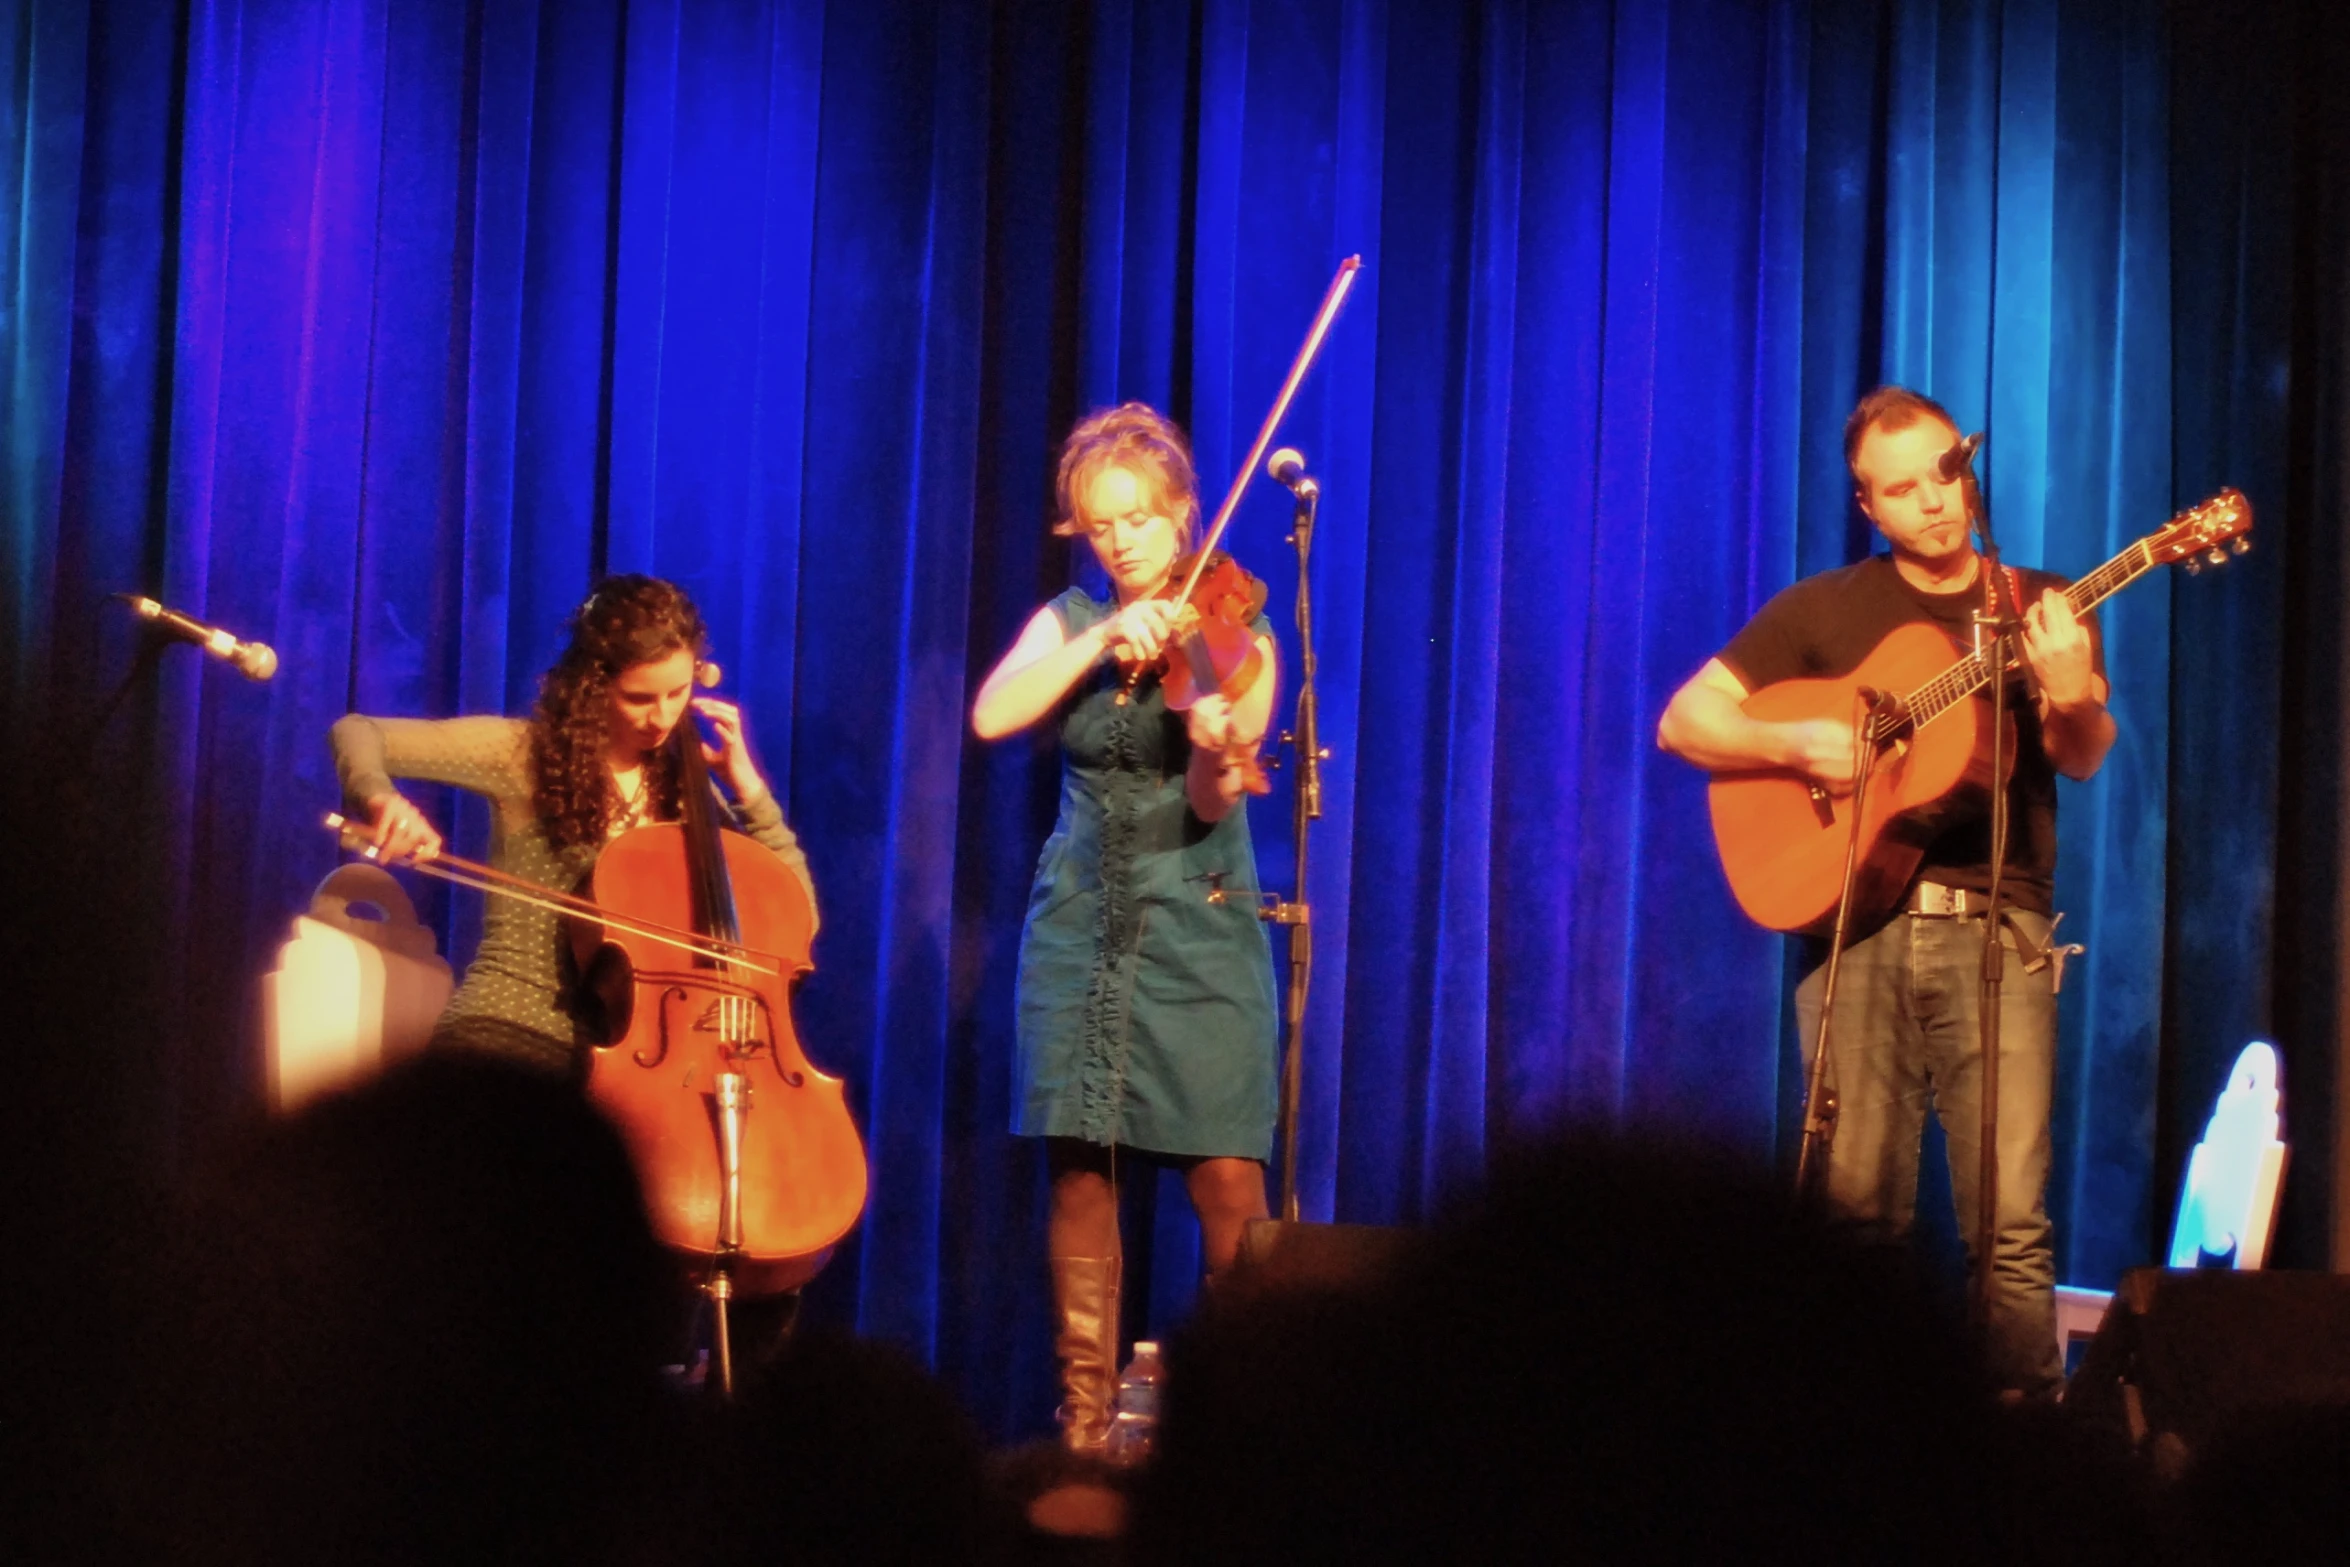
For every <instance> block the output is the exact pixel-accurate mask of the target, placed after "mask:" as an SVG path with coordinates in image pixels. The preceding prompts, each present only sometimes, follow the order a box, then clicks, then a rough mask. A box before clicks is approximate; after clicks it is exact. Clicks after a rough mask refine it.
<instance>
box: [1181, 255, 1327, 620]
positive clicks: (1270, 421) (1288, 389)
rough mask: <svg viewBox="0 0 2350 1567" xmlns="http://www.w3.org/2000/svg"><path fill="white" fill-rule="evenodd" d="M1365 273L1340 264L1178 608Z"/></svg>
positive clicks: (1218, 510)
mask: <svg viewBox="0 0 2350 1567" xmlns="http://www.w3.org/2000/svg"><path fill="white" fill-rule="evenodd" d="M1362 269H1363V258H1362V257H1360V256H1349V257H1347V258H1346V259H1345V260H1344V261H1341V262H1340V263H1339V264H1338V275H1337V276H1336V277H1334V278H1332V279H1331V280H1330V287H1329V288H1328V289H1326V290H1325V291H1324V292H1323V294H1322V308H1321V309H1319V310H1317V311H1315V312H1314V324H1313V325H1312V326H1311V327H1309V328H1307V330H1306V340H1305V345H1304V346H1303V347H1301V348H1300V349H1298V351H1297V358H1295V359H1294V360H1292V361H1291V362H1290V366H1289V379H1287V380H1286V381H1283V382H1282V383H1281V392H1280V395H1279V396H1277V397H1275V398H1274V399H1273V407H1272V410H1271V411H1270V412H1269V413H1267V414H1266V415H1265V422H1264V424H1263V426H1262V427H1261V428H1259V429H1258V431H1257V439H1256V444H1255V445H1254V446H1251V447H1250V448H1249V449H1248V456H1246V457H1245V458H1243V459H1241V464H1240V472H1239V473H1238V474H1236V475H1234V476H1233V480H1232V488H1231V489H1229V490H1227V491H1225V493H1224V504H1223V505H1221V506H1219V507H1217V508H1216V520H1215V521H1214V522H1213V523H1211V524H1209V526H1208V535H1207V537H1206V538H1205V539H1203V540H1201V541H1200V546H1199V548H1198V550H1197V551H1195V552H1194V553H1193V556H1192V562H1191V575H1190V576H1188V577H1186V578H1184V579H1183V591H1182V592H1180V593H1178V594H1176V595H1175V607H1176V608H1177V609H1181V608H1183V607H1184V606H1185V605H1187V604H1189V603H1190V602H1191V594H1192V590H1193V589H1194V588H1196V587H1198V586H1199V579H1200V577H1201V576H1202V575H1203V574H1204V573H1205V572H1206V571H1207V566H1208V556H1209V555H1210V554H1211V553H1213V552H1214V550H1215V548H1216V544H1217V542H1218V541H1219V540H1221V539H1222V538H1223V537H1224V530H1225V528H1227V527H1228V526H1230V525H1231V522H1232V513H1233V512H1234V510H1236V509H1237V508H1238V507H1239V505H1240V497H1241V495H1242V493H1243V492H1244V491H1246V490H1247V489H1248V481H1249V480H1250V479H1252V478H1254V477H1255V476H1256V471H1257V465H1258V464H1259V463H1261V462H1263V461H1264V460H1265V449H1266V448H1267V447H1269V446H1271V445H1272V444H1273V437H1274V436H1275V435H1276V434H1278V433H1279V432H1280V429H1281V421H1282V420H1283V419H1284V418H1285V417H1287V415H1288V413H1289V405H1290V403H1291V402H1292V401H1294V400H1295V399H1296V397H1297V389H1298V387H1299V386H1301V385H1303V384H1304V382H1305V378H1306V372H1307V371H1309V370H1311V369H1313V367H1314V359H1315V357H1316V356H1317V355H1318V354H1320V353H1321V351H1322V340H1323V339H1324V338H1325V337H1328V336H1329V335H1330V323H1331V322H1333V321H1335V320H1337V319H1338V307H1339V306H1341V305H1343V304H1345V303H1346V296H1347V292H1348V290H1350V289H1352V288H1353V287H1354V286H1355V274H1356V273H1357V272H1360V271H1361V270H1362Z"/></svg>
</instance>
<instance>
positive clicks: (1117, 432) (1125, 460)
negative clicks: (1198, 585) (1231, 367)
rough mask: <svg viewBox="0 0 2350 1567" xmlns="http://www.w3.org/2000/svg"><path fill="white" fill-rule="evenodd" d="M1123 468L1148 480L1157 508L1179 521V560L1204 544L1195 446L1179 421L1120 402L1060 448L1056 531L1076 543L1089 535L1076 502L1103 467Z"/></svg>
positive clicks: (1089, 418) (1089, 419)
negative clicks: (1193, 455) (1193, 463)
mask: <svg viewBox="0 0 2350 1567" xmlns="http://www.w3.org/2000/svg"><path fill="white" fill-rule="evenodd" d="M1113 467H1114V468H1124V469H1126V470H1127V471H1128V472H1129V473H1132V474H1135V475H1136V476H1138V477H1139V478H1141V479H1143V480H1144V481H1145V483H1146V488H1147V489H1148V490H1149V492H1150V498H1151V504H1152V506H1153V508H1154V509H1155V510H1156V511H1157V512H1158V513H1159V514H1160V515H1162V516H1167V517H1172V518H1174V519H1175V535H1176V545H1175V552H1176V553H1177V554H1178V555H1183V554H1189V553H1190V552H1191V550H1192V548H1193V546H1195V545H1196V544H1197V543H1198V542H1199V475H1198V474H1197V473H1196V472H1194V471H1193V469H1192V466H1191V443H1190V442H1189V441H1187V440H1185V439H1184V438H1183V432H1182V431H1181V430H1178V429H1177V428H1175V422H1174V421H1173V420H1172V419H1169V418H1168V417H1167V416H1166V415H1165V414H1163V413H1160V412H1159V411H1158V410H1157V409H1156V408H1153V407H1152V406H1151V405H1150V404H1148V403H1120V404H1119V405H1118V406H1117V407H1115V408H1103V409H1098V410H1096V411H1095V412H1093V413H1090V414H1088V415H1086V416H1085V417H1084V418H1083V419H1081V420H1079V421H1078V423H1077V428H1076V429H1074V430H1071V431H1070V432H1069V438H1068V439H1067V440H1066V441H1063V442H1062V443H1061V466H1060V472H1059V474H1058V476H1057V477H1056V478H1055V479H1054V481H1053V496H1054V501H1055V504H1056V505H1057V506H1058V508H1059V511H1060V516H1059V518H1058V520H1056V521H1055V522H1054V523H1053V532H1055V533H1057V534H1059V535H1061V536H1062V537H1063V538H1076V537H1078V536H1080V535H1082V534H1083V533H1084V532H1085V519H1084V518H1082V517H1080V516H1079V515H1078V514H1077V497H1078V495H1079V494H1080V493H1082V492H1083V491H1084V489H1085V487H1086V486H1087V485H1088V484H1091V483H1092V482H1093V478H1094V475H1096V474H1098V473H1100V472H1101V471H1102V470H1103V469H1104V468H1113Z"/></svg>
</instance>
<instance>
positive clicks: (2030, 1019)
mask: <svg viewBox="0 0 2350 1567" xmlns="http://www.w3.org/2000/svg"><path fill="white" fill-rule="evenodd" d="M2007 919H2008V920H2009V921H2011V922H2012V924H2013V927H2014V928H2012V929H2003V930H2002V931H2001V932H2000V945H2001V946H2002V948H2003V949H2004V956H2005V959H2006V968H2005V970H2004V972H2003V975H2002V980H2001V988H2000V999H1999V1136H1998V1150H1999V1164H1998V1169H1999V1194H1998V1196H1999V1206H1998V1213H1997V1216H1996V1218H1997V1229H1996V1232H1995V1235H1994V1239H1993V1244H1992V1268H1991V1289H1990V1293H1989V1311H1988V1314H1987V1316H1988V1320H1987V1321H1986V1322H1985V1324H1984V1328H1985V1346H1984V1347H1985V1352H1986V1355H1987V1356H1988V1360H1989V1364H1990V1369H1991V1371H1992V1373H1993V1375H1995V1376H1996V1377H1997V1378H1998V1379H1999V1383H2000V1385H2001V1386H2002V1387H2007V1388H2016V1389H2020V1390H2022V1391H2023V1392H2025V1393H2027V1394H2034V1395H2038V1394H2044V1393H2048V1392H2052V1391H2053V1390H2054V1389H2055V1388H2056V1386H2057V1384H2058V1383H2059V1382H2060V1381H2061V1380H2062V1377H2063V1366H2062V1362H2061V1361H2060V1359H2059V1358H2058V1355H2057V1350H2056V1296H2055V1287H2056V1259H2055V1255H2054V1252H2053V1250H2052V1247H2051V1244H2050V1236H2051V1231H2050V1227H2049V1223H2048V1208H2047V1194H2048V1158H2049V1143H2048V1115H2049V1106H2050V1102H2051V1099H2052V1098H2053V1096H2054V1093H2055V1079H2056V994H2055V992H2054V990H2053V989H2051V988H2050V987H2051V985H2052V983H2053V976H2052V974H2051V971H2050V967H2049V966H2046V965H2044V966H2042V968H2041V969H2040V971H2039V972H2038V973H2036V974H2027V973H2025V972H2024V965H2023V959H2022V958H2021V957H2020V956H2019V955H2018V954H2017V952H2016V950H2015V931H2016V930H2017V929H2020V930H2021V931H2022V932H2023V933H2024V935H2025V936H2026V937H2028V938H2029V939H2030V940H2031V941H2032V942H2033V943H2034V944H2035V945H2045V944H2046V942H2047V939H2048V932H2049V920H2048V917H2047V916H2046V915H2044V914H2034V913H2030V912H2027V911H2024V910H2021V909H2011V910H2009V911H2008V913H2007ZM1982 966H1983V920H1982V917H1981V916H1980V915H1977V916H1973V917H1959V918H1928V917H1926V916H1922V915H1910V914H1899V915H1895V916H1894V918H1893V920H1892V922H1891V923H1890V924H1888V925H1886V926H1885V928H1884V929H1882V930H1879V931H1876V932H1874V933H1873V934H1871V935H1870V936H1868V937H1867V938H1865V939H1864V940H1861V941H1858V942H1855V943H1854V944H1853V945H1851V946H1849V947H1847V948H1846V949H1845V952H1844V964H1843V968H1842V970H1841V971H1840V972H1839V973H1838V975H1837V978H1836V1025H1835V1031H1834V1035H1833V1037H1832V1038H1831V1039H1830V1041H1829V1045H1828V1052H1829V1071H1830V1073H1831V1077H1830V1081H1831V1082H1832V1083H1833V1085H1834V1086H1835V1089H1836V1093H1837V1100H1838V1106H1839V1109H1838V1117H1837V1121H1836V1128H1835V1140H1834V1142H1833V1144H1832V1145H1831V1147H1830V1151H1829V1157H1828V1163H1827V1196H1828V1201H1829V1203H1830V1205H1831V1206H1832V1207H1833V1208H1834V1209H1836V1210H1837V1211H1838V1212H1840V1213H1842V1214H1843V1215H1845V1216H1846V1217H1848V1218H1850V1219H1853V1220H1855V1221H1857V1222H1858V1223H1859V1224H1860V1225H1861V1226H1862V1227H1863V1228H1865V1229H1866V1230H1868V1231H1870V1232H1872V1233H1874V1234H1877V1235H1879V1236H1882V1237H1887V1238H1891V1239H1896V1240H1900V1239H1906V1238H1907V1237H1908V1235H1909V1232H1910V1228H1911V1225H1912V1222H1913V1220H1914V1219H1915V1217H1916V1213H1917V1196H1918V1147H1919V1142H1920V1140H1921V1139H1922V1137H1923V1136H1924V1133H1925V1124H1926V1111H1927V1110H1928V1108H1929V1107H1930V1108H1931V1109H1932V1110H1933V1111H1934V1113H1935V1114H1936V1115H1937V1116H1938V1117H1939V1118H1940V1120H1941V1122H1942V1135H1943V1137H1944V1139H1945V1141H1946V1143H1947V1144H1948V1148H1949V1158H1950V1189H1951V1194H1952V1196H1953V1197H1954V1198H1955V1199H1956V1201H1957V1206H1958V1229H1959V1233H1960V1234H1961V1235H1963V1236H1965V1237H1966V1244H1967V1254H1968V1255H1967V1261H1968V1265H1969V1267H1970V1268H1980V1267H1981V1266H1982V1259H1981V1258H1980V1257H1978V1256H1976V1255H1975V1251H1976V1248H1977V1241H1978V1238H1979V1237H1978V1233H1977V1232H1978V1230H1979V1229H1980V1226H1981V1205H1980V1200H1979V1197H1978V1195H1977V1194H1978V1190H1979V1185H1980V1183H1979V1179H1978V1177H1979V1174H1980V1169H1981V1163H1982V1154H1981V1151H1980V1150H1981V1147H1982V1126H1983V1103H1982V1057H1983V1051H1982V1038H1981V1034H1980V1032H1979V1029H1980V1024H1979V1022H1978V1018H1979V1016H1980V1013H1981V1005H1980V1003H1981V998H1982ZM1826 978H1827V969H1826V966H1825V965H1822V966H1820V967H1816V968H1814V969H1813V970H1812V971H1811V972H1810V973H1809V974H1807V975H1805V976H1804V978H1803V981H1802V983H1801V984H1799V985H1798V986H1797V987H1796V990H1795V1015H1796V1018H1797V1019H1798V1021H1799V1023H1800V1024H1801V1027H1802V1031H1803V1038H1802V1045H1803V1059H1804V1060H1805V1061H1806V1062H1807V1063H1808V1062H1809V1061H1810V1059H1811V1050H1812V1042H1813V1039H1814V1037H1815V1031H1816V1030H1817V1028H1818V1026H1819V1016H1820V991H1821V990H1822V988H1823V987H1824V983H1825V981H1826Z"/></svg>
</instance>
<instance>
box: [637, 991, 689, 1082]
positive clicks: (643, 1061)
mask: <svg viewBox="0 0 2350 1567" xmlns="http://www.w3.org/2000/svg"><path fill="white" fill-rule="evenodd" d="M686 994H687V992H686V988H685V987H684V986H683V985H671V986H670V987H669V988H668V989H667V990H664V991H662V992H661V1009H660V1017H661V1027H660V1030H659V1032H658V1033H657V1034H656V1035H655V1036H654V1042H655V1043H656V1044H658V1045H659V1046H660V1047H661V1048H660V1049H658V1050H656V1051H655V1052H654V1053H653V1055H652V1057H651V1059H649V1060H648V1059H647V1058H646V1056H645V1053H644V1052H643V1051H642V1050H639V1051H635V1052H633V1053H631V1054H630V1056H629V1059H630V1060H631V1061H634V1062H635V1063H636V1064H637V1065H638V1066H641V1067H648V1068H650V1067H656V1066H659V1065H660V1064H661V1063H662V1062H664V1061H666V1060H668V1059H669V1004H670V1003H671V1002H673V1001H680V1000H683V999H684V998H685V996H686Z"/></svg>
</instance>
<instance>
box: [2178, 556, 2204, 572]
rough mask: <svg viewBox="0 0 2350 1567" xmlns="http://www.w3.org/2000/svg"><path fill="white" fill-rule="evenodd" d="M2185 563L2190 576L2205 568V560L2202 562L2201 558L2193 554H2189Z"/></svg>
mask: <svg viewBox="0 0 2350 1567" xmlns="http://www.w3.org/2000/svg"><path fill="white" fill-rule="evenodd" d="M2183 564H2184V565H2185V566H2186V568H2187V575H2188V576H2190V577H2192V576H2194V575H2196V574H2197V573H2198V572H2200V571H2202V569H2203V562H2202V561H2201V560H2200V559H2199V558H2197V557H2196V556H2193V555H2190V556H2188V557H2187V558H2186V560H2185V561H2184V562H2183Z"/></svg>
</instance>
